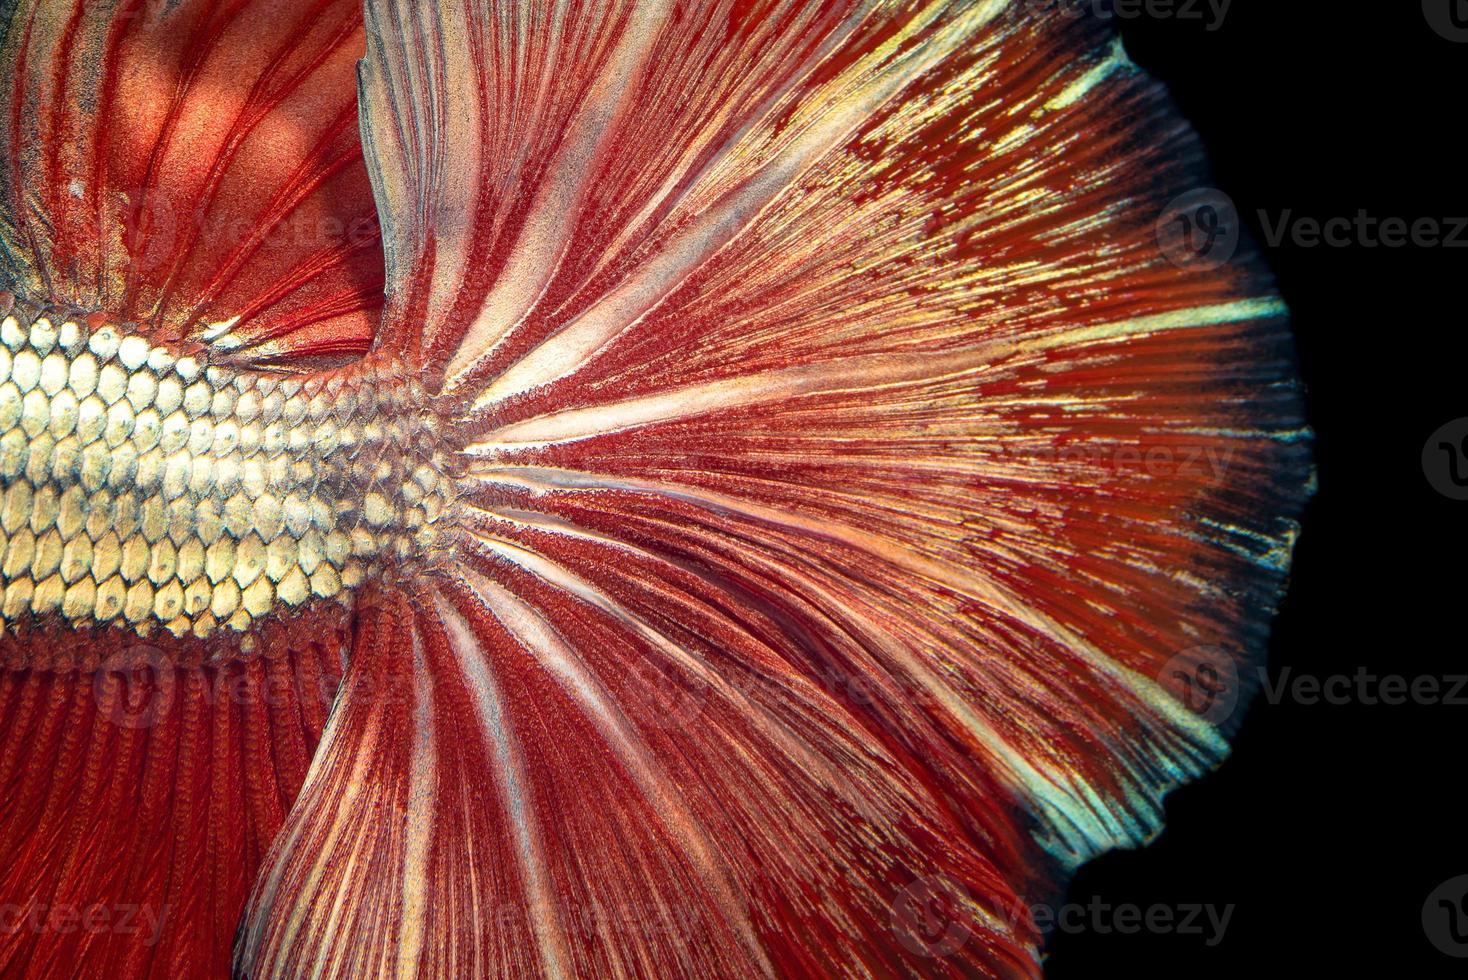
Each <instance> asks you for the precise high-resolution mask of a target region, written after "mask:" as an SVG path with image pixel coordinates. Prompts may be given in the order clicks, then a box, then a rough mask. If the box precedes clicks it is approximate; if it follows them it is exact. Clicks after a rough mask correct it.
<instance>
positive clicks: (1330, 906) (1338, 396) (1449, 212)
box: [1047, 0, 1468, 980]
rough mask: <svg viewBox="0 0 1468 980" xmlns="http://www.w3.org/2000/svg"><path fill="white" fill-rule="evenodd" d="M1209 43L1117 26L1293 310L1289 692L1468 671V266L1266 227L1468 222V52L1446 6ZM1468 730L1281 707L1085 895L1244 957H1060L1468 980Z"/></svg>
mask: <svg viewBox="0 0 1468 980" xmlns="http://www.w3.org/2000/svg"><path fill="white" fill-rule="evenodd" d="M1443 2H1444V3H1447V2H1452V0H1443ZM1465 6H1468V4H1465ZM1208 19H1211V17H1210V18H1205V20H1204V21H1197V20H1183V19H1179V18H1177V17H1171V18H1167V17H1157V16H1146V15H1143V16H1140V17H1131V18H1118V21H1119V24H1120V26H1121V31H1122V35H1123V38H1124V40H1125V42H1126V46H1127V50H1128V52H1129V53H1130V55H1131V56H1132V58H1133V60H1134V61H1136V62H1137V63H1138V64H1139V65H1141V66H1142V67H1143V68H1145V69H1146V70H1148V71H1149V72H1151V73H1152V74H1153V75H1154V76H1155V77H1157V78H1160V79H1161V80H1163V81H1164V82H1166V83H1167V84H1168V85H1169V86H1170V88H1171V90H1172V93H1173V97H1174V98H1175V99H1176V101H1177V103H1178V104H1179V106H1180V107H1181V109H1182V112H1183V113H1184V115H1185V116H1186V117H1187V118H1188V119H1190V120H1191V121H1192V123H1193V124H1194V126H1195V127H1196V128H1197V129H1198V131H1199V132H1200V133H1201V135H1202V137H1203V140H1204V142H1205V144H1206V145H1207V147H1208V151H1209V153H1210V156H1211V160H1212V163H1213V169H1214V183H1215V184H1216V185H1217V186H1218V187H1219V188H1221V189H1222V190H1224V191H1225V192H1226V193H1228V194H1229V195H1230V196H1231V197H1232V198H1233V199H1234V201H1235V202H1236V203H1237V204H1238V206H1239V209H1240V211H1241V212H1242V213H1243V215H1244V217H1245V219H1246V222H1247V224H1248V225H1249V226H1250V228H1251V230H1252V232H1253V236H1254V238H1255V240H1256V242H1258V243H1259V244H1260V246H1261V248H1262V249H1263V251H1264V254H1265V255H1266V257H1267V260H1268V262H1269V263H1270V265H1271V267H1272V269H1273V270H1274V273H1275V275H1276V277H1277V278H1278V281H1279V285H1280V289H1281V291H1282V292H1283V293H1284V295H1285V298H1286V300H1287V301H1288V303H1289V305H1290V307H1291V309H1292V315H1293V321H1294V325H1295V329H1296V332H1297V337H1298V344H1299V357H1300V363H1301V370H1302V373H1303V376H1304V379H1305V382H1306V384H1307V385H1308V387H1309V390H1310V413H1311V419H1310V421H1311V424H1312V426H1313V427H1314V429H1315V431H1316V435H1317V442H1316V450H1317V461H1316V462H1317V467H1318V473H1319V484H1320V489H1319V492H1318V494H1317V496H1316V497H1315V499H1314V501H1313V502H1312V504H1311V506H1310V507H1309V509H1308V510H1307V512H1306V516H1305V520H1304V531H1303V534H1302V536H1301V538H1300V541H1299V545H1298V549H1297V552H1296V562H1295V565H1294V572H1293V576H1292V583H1291V587H1290V591H1289V595H1288V597H1287V598H1286V600H1285V603H1284V606H1283V609H1282V612H1281V615H1280V618H1279V620H1278V621H1277V624H1276V629H1275V634H1274V639H1273V643H1272V648H1271V662H1270V675H1271V676H1272V677H1274V678H1278V677H1279V675H1280V674H1281V671H1282V670H1283V668H1284V667H1286V666H1288V667H1289V668H1290V670H1291V671H1292V672H1293V674H1294V675H1296V676H1298V675H1300V674H1312V675H1316V676H1319V677H1327V676H1330V675H1332V674H1354V673H1355V672H1356V671H1357V669H1358V668H1360V667H1363V666H1364V667H1367V668H1368V669H1370V670H1371V671H1372V672H1373V673H1376V674H1400V675H1403V676H1405V677H1408V678H1412V677H1417V676H1421V675H1437V676H1442V675H1448V674H1452V673H1468V658H1465V657H1464V656H1463V653H1464V637H1465V623H1468V594H1465V590H1464V588H1463V582H1464V576H1463V573H1462V568H1463V556H1464V554H1465V545H1468V503H1454V502H1452V501H1449V500H1447V499H1446V498H1444V497H1442V496H1439V495H1438V494H1437V493H1436V492H1434V491H1433V490H1432V489H1431V487H1430V486H1429V485H1428V483H1427V481H1426V480H1425V479H1424V476H1423V473H1422V468H1421V462H1420V457H1421V453H1422V448H1423V445H1424V444H1425V442H1426V441H1427V439H1428V437H1429V435H1431V434H1432V432H1433V431H1434V430H1435V429H1436V428H1437V427H1438V426H1439V425H1441V424H1443V423H1445V422H1447V421H1449V420H1451V419H1455V418H1458V417H1461V416H1465V415H1468V398H1465V397H1464V394H1465V393H1464V384H1463V381H1462V374H1463V369H1464V366H1465V364H1468V335H1465V330H1464V326H1465V323H1464V320H1465V317H1464V296H1465V287H1468V248H1464V249H1461V250H1456V249H1448V248H1441V247H1440V248H1420V247H1403V248H1380V247H1378V248H1374V249H1371V248H1365V247H1361V246H1360V245H1359V244H1358V245H1355V246H1352V247H1349V248H1331V247H1324V246H1322V247H1317V248H1303V247H1300V246H1298V245H1291V244H1283V245H1280V246H1279V247H1270V246H1269V245H1268V244H1266V241H1265V236H1264V234H1263V229H1262V226H1261V224H1260V221H1259V219H1258V211H1259V210H1260V209H1263V210H1265V211H1266V212H1267V213H1268V215H1269V216H1270V218H1271V220H1276V221H1277V220H1278V217H1279V215H1280V214H1281V213H1282V212H1283V211H1284V210H1285V209H1291V210H1292V211H1293V212H1294V214H1295V215H1296V216H1299V217H1306V216H1308V217H1314V218H1317V219H1321V220H1325V219H1329V218H1334V217H1354V216H1355V215H1356V213H1357V212H1358V211H1359V210H1360V209H1363V208H1364V209H1365V210H1366V211H1367V212H1368V213H1369V214H1371V215H1372V216H1374V217H1377V218H1388V217H1399V218H1404V219H1407V220H1408V221H1411V220H1414V219H1417V218H1423V217H1436V218H1444V219H1445V218H1448V217H1452V216H1468V200H1465V195H1464V193H1463V189H1464V186H1465V183H1468V167H1465V153H1468V44H1455V43H1452V42H1450V41H1448V40H1445V39H1443V38H1442V37H1440V36H1439V35H1438V34H1437V33H1435V32H1434V31H1433V30H1432V29H1431V28H1430V27H1429V26H1428V23H1427V20H1426V18H1425V16H1424V12H1423V9H1422V4H1421V3H1420V2H1419V0H1396V2H1393V3H1381V4H1339V3H1313V2H1300V0H1235V2H1234V3H1233V4H1232V6H1231V7H1230V8H1229V10H1228V13H1227V16H1226V17H1225V18H1224V21H1223V23H1222V26H1221V27H1220V28H1219V29H1218V30H1215V31H1212V32H1210V31H1208V30H1207V29H1206V27H1207V24H1206V20H1208ZM1465 721H1468V708H1463V707H1453V706H1447V705H1441V704H1439V705H1402V706H1395V707H1394V706H1387V705H1380V704H1378V705H1365V704H1359V703H1355V704H1350V705H1344V706H1332V705H1325V704H1317V705H1305V704H1300V703H1292V702H1291V701H1290V699H1288V698H1286V699H1284V700H1283V701H1281V703H1279V704H1278V705H1271V704H1267V703H1264V702H1263V701H1262V700H1256V701H1255V703H1254V704H1253V705H1252V707H1251V709H1250V711H1249V714H1248V716H1247V719H1246V721H1245V724H1244V726H1243V728H1242V730H1241V732H1240V735H1239V737H1238V740H1237V742H1236V749H1235V752H1234V755H1233V757H1232V758H1231V759H1230V760H1229V761H1228V762H1227V763H1226V764H1225V765H1224V766H1223V768H1221V769H1220V770H1219V771H1218V772H1216V773H1214V774H1213V775H1211V776H1210V777H1208V778H1206V779H1204V780H1202V781H1201V782H1199V783H1197V784H1195V785H1193V786H1190V787H1187V788H1185V789H1182V790H1179V791H1178V792H1176V793H1174V794H1173V795H1172V796H1171V797H1170V798H1169V800H1168V808H1167V809H1168V827H1167V830H1166V831H1165V832H1164V834H1163V835H1162V836H1161V837H1160V838H1158V840H1157V841H1156V842H1155V843H1154V844H1153V845H1152V846H1150V847H1148V848H1146V849H1144V850H1141V851H1133V852H1122V853H1115V854H1111V855H1108V856H1106V857H1104V858H1102V859H1100V860H1098V861H1096V862H1095V863H1093V864H1091V865H1089V866H1087V867H1086V868H1084V869H1083V870H1082V871H1081V873H1080V875H1079V876H1078V878H1077V879H1076V882H1075V884H1074V886H1073V887H1072V889H1071V894H1070V900H1071V901H1072V902H1076V903H1082V904H1084V903H1088V902H1091V901H1093V900H1099V901H1104V902H1107V903H1110V904H1111V905H1113V906H1114V905H1117V904H1121V903H1126V902H1130V903H1134V904H1136V905H1138V906H1141V907H1143V908H1145V907H1147V906H1149V905H1153V904H1157V903H1162V904H1165V905H1170V906H1173V907H1176V906H1178V905H1180V904H1182V903H1190V902H1198V903H1213V904H1215V905H1216V906H1223V905H1226V904H1229V903H1232V904H1234V905H1235V910H1234V913H1233V917H1232V920H1231V921H1230V923H1229V926H1228V929H1227V931H1226V933H1225V936H1224V939H1223V941H1222V942H1221V943H1220V944H1218V945H1217V946H1215V947H1212V948H1209V947H1207V946H1206V945H1205V944H1204V937H1203V936H1196V935H1194V936H1182V935H1149V934H1146V933H1141V934H1137V935H1130V936H1127V935H1119V934H1116V933H1114V932H1113V933H1109V934H1101V933H1098V932H1095V931H1085V932H1079V933H1061V934H1057V935H1055V936H1054V937H1053V938H1052V941H1051V943H1050V950H1051V956H1050V958H1049V959H1048V961H1047V972H1048V974H1049V976H1051V977H1052V978H1054V980H1068V978H1075V977H1091V976H1122V977H1154V976H1155V977H1192V976H1214V975H1234V976H1238V975H1243V976H1268V977H1276V976H1286V977H1294V976H1314V975H1332V974H1333V975H1338V976H1353V977H1354V976H1391V977H1437V976H1444V977H1446V976H1463V975H1468V960H1461V959H1451V958H1449V957H1447V956H1445V955H1443V954H1441V953H1439V952H1438V951H1437V950H1436V949H1434V948H1433V947H1432V946H1431V945H1430V944H1429V943H1428V941H1427V939H1426V937H1425V935H1424V932H1423V929H1422V925H1421V912H1422V906H1423V903H1424V901H1425V900H1426V898H1427V896H1428V894H1429V893H1430V892H1431V891H1432V890H1433V889H1434V888H1435V887H1437V886H1438V885H1439V884H1441V883H1442V882H1443V881H1444V880H1446V879H1448V878H1450V877H1453V876H1456V875H1460V874H1468V840H1465V835H1464V831H1465V829H1468V827H1465V823H1464V821H1463V819H1462V813H1463V809H1464V808H1463V804H1462V803H1460V801H1463V800H1468V780H1465V778H1464V771H1463V767H1462V766H1461V763H1460V760H1461V747H1462V744H1463V739H1464V734H1465V731H1464V724H1465Z"/></svg>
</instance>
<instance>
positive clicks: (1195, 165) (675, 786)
mask: <svg viewBox="0 0 1468 980" xmlns="http://www.w3.org/2000/svg"><path fill="white" fill-rule="evenodd" d="M367 25H368V45H367V47H368V56H367V59H366V60H365V61H364V63H363V65H362V67H361V70H360V93H361V95H360V98H361V106H362V119H363V132H364V141H365V146H366V149H367V157H368V164H369V168H370V170H371V173H372V176H373V181H374V189H375V192H376V196H377V203H378V207H379V210H380V212H381V214H382V215H383V218H384V228H383V241H384V246H385V253H386V261H387V271H386V283H387V286H386V290H387V293H386V295H387V307H386V310H385V314H384V317H385V321H384V326H383V329H382V331H381V332H380V333H379V335H378V341H377V343H378V345H379V347H380V348H382V349H385V350H387V351H389V352H390V353H391V354H392V355H393V356H394V357H397V358H400V359H401V360H402V361H404V362H405V363H407V364H409V365H410V366H412V367H413V369H414V370H415V371H418V372H421V375H422V376H423V377H424V378H425V379H426V380H425V387H426V388H428V389H429V390H430V391H432V392H433V393H434V394H435V397H436V398H437V403H436V404H437V410H438V412H439V415H440V419H439V421H440V426H439V430H438V431H439V433H440V435H441V437H442V438H443V439H444V440H445V444H446V445H447V446H448V447H449V452H450V456H451V462H450V465H449V466H448V468H447V471H448V472H450V475H451V478H452V480H453V481H454V491H455V492H454V504H453V507H452V508H451V515H450V517H449V518H447V519H446V524H445V527H446V528H448V529H449V530H448V531H446V532H445V536H444V538H443V539H442V540H443V541H444V542H445V543H444V545H443V548H442V549H441V551H440V552H439V553H437V554H436V555H435V560H434V561H432V562H429V563H427V564H426V565H425V566H424V570H423V571H421V572H419V573H417V574H416V577H415V578H414V579H413V580H412V581H411V582H408V583H406V584H403V585H398V586H393V587H390V588H384V589H383V590H382V591H381V592H380V593H379V594H378V595H377V597H376V599H374V601H373V602H372V603H370V604H369V608H368V609H367V610H366V611H364V613H363V617H364V618H363V621H362V629H361V631H360V633H359V636H358V638H357V646H356V649H355V653H354V656H353V660H352V666H351V668H350V671H349V676H348V679H347V681H346V682H345V693H344V694H343V700H342V701H341V703H340V704H339V705H338V708H337V712H336V714H335V715H334V716H333V719H332V723H331V726H330V727H329V730H328V735H327V736H326V738H325V739H324V741H323V749H322V751H321V753H320V754H319V755H318V757H317V759H316V761H315V763H314V765H313V767H312V771H311V774H310V776H309V777H308V779H307V783H306V789H305V790H304V792H303V795H302V797H301V799H300V801H299V803H298V805H297V807H296V808H295V810H294V811H293V812H292V814H291V817H290V818H289V820H288V824H287V830H286V832H285V833H283V834H282V835H281V837H280V838H279V839H278V843H277V846H276V849H275V851H274V854H273V857H272V860H271V862H270V864H269V865H268V867H267V870H266V873H265V874H264V875H263V876H262V879H261V881H260V883H259V886H258V888H257V891H256V893H255V895H254V898H253V900H252V904H251V908H250V912H249V914H248V917H247V922H246V927H245V930H244V932H243V933H242V936H241V941H240V945H239V948H238V958H237V968H238V969H239V970H240V972H242V973H244V974H248V975H251V976H291V975H296V974H298V973H300V972H305V971H310V972H312V973H314V974H321V975H326V976H338V975H339V976H348V975H361V974H369V973H384V972H397V973H399V974H401V975H406V976H414V975H428V976H432V975H440V974H454V975H476V976H517V977H518V976H525V977H534V976H581V975H596V976H600V975H617V976H639V975H641V976H709V977H735V976H738V977H744V976H900V975H924V976H979V975H981V976H1001V977H1009V976H1036V975H1038V973H1039V958H1040V946H1041V941H1042V936H1041V934H1040V932H1039V930H1038V929H1037V928H1036V924H1035V921H1034V919H1033V917H1032V915H1031V913H1030V906H1031V904H1032V903H1034V902H1038V901H1043V900H1045V899H1046V898H1048V897H1049V896H1052V895H1054V894H1055V892H1056V890H1057V889H1058V888H1060V887H1062V886H1063V883H1064V882H1065V880H1066V879H1067V878H1068V876H1069V875H1070V873H1071V872H1072V871H1073V870H1074V868H1075V867H1076V866H1077V865H1078V864H1080V863H1081V862H1082V861H1084V860H1086V859H1088V858H1090V857H1092V856H1094V855H1096V854H1098V853H1101V852H1103V851H1105V850H1108V849H1110V848H1114V847H1125V846H1135V845H1139V844H1141V843H1144V842H1145V841H1147V840H1149V839H1150V838H1151V837H1152V836H1153V835H1155V834H1156V833H1157V831H1158V829H1159V828H1160V825H1161V819H1162V813H1163V809H1162V797H1163V795H1164V794H1165V793H1166V792H1167V791H1168V790H1170V789H1171V788H1172V787H1174V786H1176V785H1178V784H1180V783H1181V782H1184V781H1186V780H1188V779H1190V778H1193V777H1195V776H1197V775H1199V774H1201V773H1204V772H1206V771H1208V769H1210V768H1211V767H1212V766H1214V765H1216V764H1217V763H1218V762H1219V761H1220V760H1221V759H1222V758H1223V757H1224V755H1225V754H1226V752H1227V736H1228V734H1229V733H1230V732H1231V730H1232V726H1233V725H1234V724H1236V721H1237V717H1238V714H1239V711H1240V710H1241V705H1242V703H1243V701H1244V700H1245V699H1246V697H1247V683H1248V678H1249V676H1250V675H1251V671H1252V669H1253V667H1254V666H1255V665H1257V664H1258V663H1259V662H1260V659H1261V658H1262V656H1263V646H1264V639H1265V635H1266V632H1267V624H1268V621H1269V618H1270V615H1271V613H1272V610H1273V607H1274V604H1275V602H1276V600H1277V598H1278V595H1279V592H1280V589H1281V588H1282V585H1283V579H1284V575H1285V572H1286V569H1287V566H1288V561H1289V553H1290V548H1291V544H1292V542H1293V539H1294V534H1295V524H1294V517H1295V516H1296V514H1297V513H1298V509H1299V507H1300V505H1301V502H1302V500H1303V498H1304V496H1305V495H1306V493H1307V488H1308V484H1309V451H1308V440H1307V435H1306V433H1305V431H1304V429H1303V423H1302V421H1301V407H1300V392H1299V389H1298V386H1297V384H1296V383H1295V381H1294V376H1293V366H1292V354H1291V349H1290V342H1289V337H1288V330H1287V327H1286V320H1285V313H1284V308H1283V306H1282V304H1281V303H1280V302H1279V300H1278V298H1277V297H1276V296H1275V295H1274V293H1273V292H1272V290H1271V287H1270V285H1269V282H1268V279H1267V276H1266V275H1265V274H1264V273H1263V272H1262V271H1261V269H1260V268H1259V266H1258V263H1257V261H1255V259H1254V258H1253V257H1252V256H1251V255H1250V253H1249V252H1248V249H1247V247H1246V246H1242V247H1240V248H1239V249H1237V250H1236V251H1234V252H1231V253H1230V256H1229V258H1230V261H1227V262H1224V261H1218V262H1215V261H1212V256H1209V255H1204V254H1203V253H1202V252H1198V253H1196V254H1194V255H1193V256H1192V257H1191V258H1190V257H1189V255H1188V254H1187V253H1186V251H1184V252H1182V253H1177V252H1176V250H1173V249H1171V248H1170V247H1169V246H1168V245H1167V244H1166V239H1165V237H1162V238H1160V237H1159V228H1160V227H1167V226H1168V225H1169V223H1168V222H1166V221H1161V220H1159V219H1163V218H1165V217H1166V216H1167V208H1168V206H1169V202H1171V201H1174V200H1175V199H1177V198H1178V197H1179V196H1180V195H1183V194H1184V193H1185V192H1189V191H1192V190H1194V189H1196V188H1197V187H1198V184H1199V181H1200V179H1201V178H1200V173H1201V167H1200V161H1199V157H1198V148H1197V145H1196V141H1195V140H1194V138H1193V137H1192V136H1191V134H1190V133H1189V132H1188V130H1187V129H1186V127H1185V126H1183V125H1182V124H1180V123H1179V122H1178V121H1177V119H1176V117H1175V114H1174V111H1173V109H1172V107H1171V105H1170V104H1169V103H1168V101H1167V100H1166V98H1165V95H1164V94H1163V93H1162V92H1160V91H1159V89H1158V87H1157V86H1156V85H1154V84H1153V83H1151V82H1149V81H1148V80H1147V79H1146V78H1145V77H1143V76H1142V75H1141V74H1140V73H1139V72H1138V71H1137V70H1136V69H1135V68H1134V67H1133V66H1132V65H1131V64H1130V63H1129V62H1128V61H1127V60H1126V58H1125V56H1124V55H1123V54H1122V53H1121V51H1120V49H1119V47H1118V46H1117V44H1116V43H1115V40H1114V38H1113V36H1112V35H1111V33H1110V30H1109V28H1108V27H1107V26H1106V25H1104V24H1100V23H1097V22H1096V21H1094V20H1084V19H1075V18H1071V17H1067V16H1065V15H1064V14H1063V13H1062V12H1059V11H1051V12H1049V13H1042V12H1038V11H1037V10H1036V9H1035V5H1033V4H1005V3H997V2H960V3H952V2H946V0H945V2H934V3H907V4H880V3H879V4H869V3H860V2H855V0H852V2H840V3H831V4H807V3H796V2H782V0H776V2H772V3H768V4H764V5H758V9H755V6H740V5H715V4H708V5H692V6H691V7H690V5H687V4H677V3H672V2H658V0H629V2H626V3H615V4H597V5H589V6H587V7H580V8H575V9H574V10H573V9H571V8H568V7H564V6H552V5H545V6H541V5H534V4H529V5H527V4H499V3H491V4H487V5H486V4H469V3H462V4H461V3H444V4H433V5H424V4H417V3H413V2H410V0H370V2H369V3H368V15H367ZM1183 214H1184V216H1187V217H1192V216H1194V215H1193V212H1184V213H1183ZM1215 217H1218V215H1216V214H1215ZM1214 230H1215V231H1218V230H1221V226H1220V225H1218V224H1215V225H1214Z"/></svg>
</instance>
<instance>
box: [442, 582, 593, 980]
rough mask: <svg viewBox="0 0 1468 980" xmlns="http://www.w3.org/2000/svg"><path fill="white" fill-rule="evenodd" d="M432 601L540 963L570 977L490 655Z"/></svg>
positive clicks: (448, 609)
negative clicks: (473, 718) (489, 769)
mask: <svg viewBox="0 0 1468 980" xmlns="http://www.w3.org/2000/svg"><path fill="white" fill-rule="evenodd" d="M433 602H434V605H435V606H436V607H437V609H438V615H439V618H440V619H441V621H442V622H443V624H444V629H445V631H446V632H447V634H448V639H449V648H450V649H451V650H452V651H453V654H454V659H455V660H456V661H457V662H458V664H459V669H460V673H461V676H462V677H463V679H464V683H465V686H466V687H467V688H468V694H469V695H470V703H471V704H472V705H473V707H474V709H475V713H476V715H477V716H478V721H479V729H480V732H481V734H482V735H483V737H484V743H485V748H486V750H487V751H488V754H489V758H490V761H491V762H492V764H493V765H494V776H495V778H496V779H497V780H498V783H499V786H498V789H499V795H500V799H501V800H502V801H503V803H504V812H505V816H506V817H507V818H508V820H509V822H510V828H511V831H512V833H513V836H514V841H515V853H516V855H517V857H518V858H519V862H520V874H521V879H522V881H523V882H524V886H525V897H526V904H527V905H528V906H529V908H528V912H529V914H530V921H531V928H532V931H533V932H534V935H535V941H536V946H537V951H538V953H539V955H540V963H541V966H542V968H543V969H544V970H545V972H546V973H547V974H548V975H550V976H552V977H569V976H570V975H571V971H570V964H571V956H570V952H569V949H568V946H567V941H566V936H565V933H564V931H563V929H562V926H561V923H560V919H559V917H558V915H557V911H556V904H557V903H556V898H555V892H554V889H553V887H552V885H551V881H550V874H549V872H548V871H547V870H546V867H545V862H544V859H543V857H542V842H541V839H540V831H539V825H538V823H537V822H536V819H535V811H534V807H533V805H532V803H531V800H530V787H529V784H528V782H527V779H526V775H525V767H524V762H523V760H522V759H521V758H520V753H519V751H518V748H517V746H516V745H515V742H514V736H513V735H512V734H511V732H510V731H509V728H508V726H507V723H506V720H505V716H504V706H503V702H502V700H501V697H500V691H499V685H498V683H496V681H495V678H494V675H493V674H492V673H491V672H490V669H489V660H488V656H487V655H486V654H485V652H484V649H483V648H482V647H481V646H480V645H479V640H478V639H477V638H476V637H475V635H474V631H473V630H472V629H471V628H470V627H469V624H468V623H466V622H464V620H463V618H462V617H460V615H459V613H458V611H457V610H455V609H454V608H453V606H452V605H450V604H449V603H448V602H447V601H445V600H444V598H443V597H442V596H441V595H438V594H436V593H435V594H434V596H433Z"/></svg>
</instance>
